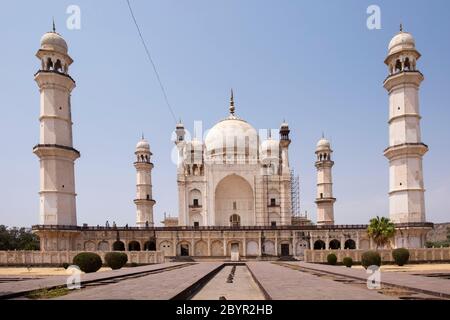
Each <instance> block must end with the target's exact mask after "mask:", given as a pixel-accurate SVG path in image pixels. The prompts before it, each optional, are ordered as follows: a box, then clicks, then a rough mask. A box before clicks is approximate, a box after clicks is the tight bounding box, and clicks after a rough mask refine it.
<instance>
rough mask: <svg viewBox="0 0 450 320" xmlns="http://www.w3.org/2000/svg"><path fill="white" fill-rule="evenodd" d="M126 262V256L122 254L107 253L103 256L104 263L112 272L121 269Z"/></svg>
mask: <svg viewBox="0 0 450 320" xmlns="http://www.w3.org/2000/svg"><path fill="white" fill-rule="evenodd" d="M127 261H128V256H127V255H126V253H123V252H108V253H107V254H106V255H105V262H106V265H107V266H108V267H110V268H111V269H113V270H117V269H120V268H122V267H123V266H124V265H125V264H126V263H127Z"/></svg>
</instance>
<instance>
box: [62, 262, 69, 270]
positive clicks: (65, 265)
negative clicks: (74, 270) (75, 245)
mask: <svg viewBox="0 0 450 320" xmlns="http://www.w3.org/2000/svg"><path fill="white" fill-rule="evenodd" d="M69 266H70V263H67V262H64V263H63V264H62V267H63V268H64V269H67V268H68V267H69Z"/></svg>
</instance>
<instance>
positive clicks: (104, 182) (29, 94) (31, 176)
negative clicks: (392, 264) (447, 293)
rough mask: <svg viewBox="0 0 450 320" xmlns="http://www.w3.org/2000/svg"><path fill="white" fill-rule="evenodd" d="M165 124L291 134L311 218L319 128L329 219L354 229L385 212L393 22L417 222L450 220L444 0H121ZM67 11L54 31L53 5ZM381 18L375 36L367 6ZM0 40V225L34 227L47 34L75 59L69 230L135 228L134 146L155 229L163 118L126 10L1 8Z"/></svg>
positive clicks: (36, 4) (165, 159) (93, 5)
mask: <svg viewBox="0 0 450 320" xmlns="http://www.w3.org/2000/svg"><path fill="white" fill-rule="evenodd" d="M131 3H132V6H133V8H134V10H135V14H136V18H137V19H138V21H139V23H140V25H141V28H142V32H143V35H144V37H145V39H146V41H147V43H148V45H149V47H150V50H151V52H152V55H153V58H154V61H155V63H156V65H157V67H158V70H159V73H160V76H161V79H162V81H163V83H164V85H165V87H166V90H167V94H168V98H169V100H170V102H171V104H172V106H173V109H174V111H175V114H176V116H177V117H180V118H182V120H183V122H184V123H185V125H186V126H187V128H188V129H190V130H192V129H193V125H194V121H195V120H201V121H203V124H204V127H205V128H210V127H211V126H212V125H214V123H215V122H217V121H218V120H219V119H221V118H223V117H224V116H226V114H227V108H228V100H229V90H230V88H231V87H233V88H234V91H235V101H236V109H237V114H238V115H239V116H240V117H242V118H244V119H246V120H247V121H248V122H250V123H251V124H252V125H253V126H254V127H255V128H257V129H263V128H278V127H279V125H280V123H281V122H282V120H283V119H284V118H285V119H286V120H287V121H288V122H289V124H290V126H291V130H292V131H291V132H292V133H291V135H292V137H291V139H292V144H291V146H290V162H291V165H292V167H293V168H294V169H295V170H296V172H297V173H298V174H299V175H300V188H301V191H300V192H301V208H302V211H305V210H307V211H308V215H309V216H310V217H312V218H313V220H315V205H314V197H315V183H316V172H315V167H314V160H315V155H314V148H315V144H316V142H317V140H318V139H319V138H320V136H321V133H322V131H324V132H325V135H326V136H327V137H328V138H330V139H331V141H332V146H333V149H334V151H335V152H334V160H335V167H334V171H333V174H334V193H335V196H336V198H337V202H336V204H335V219H336V222H337V223H340V224H353V223H367V221H368V220H369V219H370V218H371V217H373V216H375V215H388V196H387V192H388V162H387V160H386V159H385V158H384V157H383V150H384V149H385V148H386V147H387V144H388V126H387V113H388V100H387V93H386V91H385V90H384V89H383V87H382V82H383V80H384V78H385V77H386V75H387V68H386V67H385V65H384V64H383V60H384V58H385V56H386V52H387V45H388V43H389V40H390V39H391V38H392V36H394V35H395V33H396V32H398V28H399V24H400V22H403V24H404V28H405V30H406V31H409V32H411V33H412V34H413V35H414V37H415V39H416V44H417V49H418V50H419V51H420V52H421V53H422V58H421V59H420V60H419V64H418V67H419V69H420V70H421V71H422V72H423V74H424V75H425V81H424V83H423V84H422V87H421V91H420V101H421V113H422V116H423V119H422V136H423V141H424V142H425V143H426V144H428V145H429V147H430V151H429V153H428V154H427V155H426V156H425V158H424V176H425V187H426V189H427V191H426V208H427V219H428V220H429V221H433V222H445V221H449V220H450V197H449V196H448V195H449V194H450V167H449V166H447V165H446V163H447V159H449V158H450V150H449V142H448V141H449V139H450V126H448V123H449V120H450V108H449V106H448V102H449V101H450V90H449V88H450V80H449V79H450V78H449V75H450V59H449V57H450V40H449V39H450V37H449V31H450V19H448V15H449V12H450V2H448V1H446V0H442V1H437V0H433V1H377V0H375V1H373V0H372V1H361V0H360V1H356V0H354V1H256V0H254V1H229V0H228V1H218V0H217V1H207V0H202V1H194V0H191V1H173V0H164V1H163V0H160V1H143V0H131ZM71 4H76V5H78V6H79V7H80V8H81V30H68V29H67V28H66V27H65V21H66V19H67V18H68V15H67V14H66V8H67V6H68V5H71ZM371 4H377V5H378V6H380V8H381V26H382V28H381V30H369V29H367V27H366V19H367V17H368V15H367V13H366V9H367V7H368V6H369V5H371ZM1 5H2V10H1V11H0V12H1V13H0V38H1V39H2V41H3V45H2V51H1V61H2V63H3V66H2V73H1V74H2V76H1V77H0V88H1V89H0V101H1V106H0V108H1V110H2V116H1V117H0V145H1V150H2V156H1V157H0V177H1V179H0V224H6V225H17V226H30V225H32V224H36V223H38V218H39V213H38V212H39V211H38V210H39V209H38V205H39V203H38V191H39V163H38V159H37V158H36V157H35V155H33V154H32V147H33V146H34V145H35V144H37V142H38V139H39V136H38V135H39V127H38V116H39V93H38V89H37V86H36V84H35V83H34V80H33V74H34V73H35V72H36V71H37V70H38V67H39V61H38V60H37V59H36V58H35V57H34V54H35V53H36V51H37V49H38V48H39V40H40V37H41V36H42V34H44V33H45V32H46V31H49V30H50V29H51V20H52V16H54V17H55V20H56V25H57V31H58V32H60V33H61V34H62V35H63V37H64V38H65V39H66V41H67V42H68V44H69V53H70V55H71V56H72V57H73V59H74V60H75V62H74V64H73V65H72V67H71V70H70V73H71V76H72V77H73V78H74V79H75V80H76V81H77V88H76V89H75V90H74V92H73V99H72V116H73V121H74V126H73V134H74V146H75V147H76V148H77V149H78V150H80V151H81V158H80V159H79V160H78V161H77V163H76V189H77V193H78V197H77V209H78V210H77V211H78V223H79V224H82V223H89V224H91V225H96V224H103V223H104V222H105V221H106V220H109V221H110V222H111V221H116V223H117V224H125V223H128V224H134V221H135V206H134V203H133V199H134V196H135V169H134V167H133V161H134V148H135V145H136V143H137V141H138V139H139V137H140V135H141V132H144V133H145V136H146V137H147V138H148V140H149V142H150V144H151V148H152V152H153V154H154V156H153V162H154V164H155V168H154V170H153V192H154V198H155V199H156V201H157V203H156V206H155V220H156V221H160V220H161V219H162V216H163V213H164V212H167V213H168V214H169V213H170V214H172V215H176V214H177V190H176V173H175V165H174V164H173V163H172V162H171V160H170V155H171V150H172V148H173V143H172V142H171V140H170V137H171V132H172V130H173V129H174V125H175V124H174V120H173V118H172V116H171V114H170V112H169V110H168V109H167V107H166V105H165V102H164V98H163V95H162V93H161V91H160V89H159V85H158V82H157V80H156V77H155V74H154V73H153V71H152V69H151V65H150V64H149V62H148V61H147V60H146V56H145V53H144V50H143V48H142V45H141V43H140V40H139V38H138V35H137V32H136V30H135V26H134V24H133V22H132V20H131V17H130V14H129V11H128V8H127V5H126V1H125V0H120V1H119V0H117V1H106V0H105V1H80V0H75V1H43V0H40V1H9V2H5V1H2V4H1Z"/></svg>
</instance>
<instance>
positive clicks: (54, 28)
mask: <svg viewBox="0 0 450 320" xmlns="http://www.w3.org/2000/svg"><path fill="white" fill-rule="evenodd" d="M53 33H56V26H55V17H53Z"/></svg>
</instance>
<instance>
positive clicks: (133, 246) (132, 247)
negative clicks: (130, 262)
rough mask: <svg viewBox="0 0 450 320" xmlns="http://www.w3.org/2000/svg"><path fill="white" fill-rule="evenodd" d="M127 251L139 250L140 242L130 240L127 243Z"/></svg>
mask: <svg viewBox="0 0 450 320" xmlns="http://www.w3.org/2000/svg"><path fill="white" fill-rule="evenodd" d="M128 251H141V244H140V243H139V242H137V241H131V242H130V243H129V244H128Z"/></svg>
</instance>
